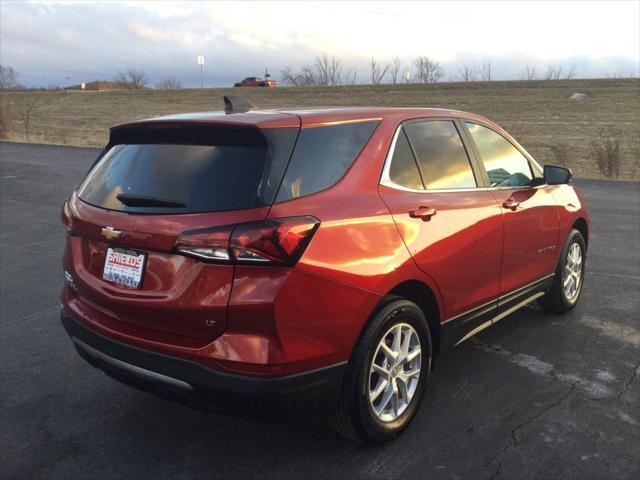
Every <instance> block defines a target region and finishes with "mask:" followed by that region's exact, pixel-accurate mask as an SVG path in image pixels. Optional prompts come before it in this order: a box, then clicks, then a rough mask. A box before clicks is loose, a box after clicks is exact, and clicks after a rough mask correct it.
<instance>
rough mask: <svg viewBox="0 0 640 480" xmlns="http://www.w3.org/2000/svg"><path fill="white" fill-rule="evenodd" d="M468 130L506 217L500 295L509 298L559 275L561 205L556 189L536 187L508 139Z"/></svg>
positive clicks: (475, 128) (476, 126)
mask: <svg viewBox="0 0 640 480" xmlns="http://www.w3.org/2000/svg"><path fill="white" fill-rule="evenodd" d="M466 127H467V129H468V131H469V134H470V136H471V138H472V139H473V142H474V144H475V146H476V148H477V150H478V153H479V157H480V159H481V161H482V163H483V165H484V167H485V170H486V174H487V176H488V181H489V183H490V185H491V187H492V188H491V193H492V195H493V196H494V198H495V199H496V201H497V203H498V204H499V205H500V208H502V211H503V214H504V252H503V255H502V262H501V273H500V294H501V295H503V296H504V295H508V294H511V293H513V292H514V291H516V290H519V289H523V287H527V286H531V284H532V283H534V282H537V281H538V280H541V279H543V278H545V277H547V276H548V275H550V274H551V273H553V272H554V270H555V265H556V259H557V256H558V249H559V248H561V245H560V244H559V243H558V242H559V238H558V235H559V230H558V210H557V205H556V202H555V200H554V198H553V194H552V193H551V191H550V190H551V188H552V187H548V186H546V185H540V186H535V187H534V186H531V184H532V181H533V178H534V176H535V173H534V172H535V170H534V168H533V166H532V165H531V163H530V162H529V160H528V159H527V158H526V157H525V156H524V155H523V154H522V153H521V152H520V151H519V150H518V149H517V148H516V147H515V146H514V145H513V144H512V143H511V142H510V141H509V140H507V139H506V138H505V137H503V136H502V135H501V134H499V133H497V132H496V131H494V130H492V129H490V128H488V127H486V126H483V125H480V124H477V123H471V122H467V123H466ZM532 287H535V285H533V286H532ZM523 290H526V289H523ZM533 290H535V288H533ZM531 293H534V294H535V293H537V291H532V292H531ZM526 295H527V292H526V291H524V292H523V295H520V296H519V297H523V298H522V299H526V298H524V297H526Z"/></svg>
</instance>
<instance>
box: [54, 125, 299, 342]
mask: <svg viewBox="0 0 640 480" xmlns="http://www.w3.org/2000/svg"><path fill="white" fill-rule="evenodd" d="M291 118H292V120H291V122H293V125H297V126H287V127H284V128H258V127H257V126H255V125H242V124H237V125H229V124H211V123H209V124H198V123H189V122H148V123H142V124H131V125H126V126H122V127H117V128H115V129H113V130H112V132H111V138H110V142H109V145H108V146H107V148H106V149H105V151H104V152H103V154H102V155H101V157H99V159H98V160H97V162H96V163H95V164H94V166H93V167H92V169H91V170H90V172H89V173H88V175H87V177H86V178H85V180H84V181H83V183H82V184H81V185H80V187H79V188H78V190H77V192H76V194H74V195H73V196H72V197H71V199H70V200H69V203H68V205H67V207H66V208H65V210H66V212H67V215H68V216H69V220H68V228H69V230H70V232H71V234H70V235H69V244H68V251H67V258H66V260H65V268H66V269H67V270H69V269H71V271H72V272H73V275H74V277H75V278H74V280H75V283H76V285H77V296H78V299H77V300H78V302H81V303H82V308H84V309H88V310H86V311H87V312H90V313H92V314H93V318H94V319H95V318H100V319H103V320H104V321H105V323H109V325H110V326H113V325H117V326H120V328H122V329H124V330H127V331H130V332H131V331H133V332H144V331H150V333H153V334H154V335H151V336H152V337H153V338H156V339H162V338H165V339H170V340H171V342H176V343H181V344H184V345H189V346H198V345H204V344H206V343H208V342H210V341H211V340H213V339H214V338H216V337H217V336H219V335H220V334H221V333H222V332H223V331H224V330H225V328H226V308H227V303H228V299H229V295H230V292H231V285H232V281H233V268H234V267H233V265H231V264H229V263H228V262H226V263H225V262H216V258H215V257H210V258H209V259H208V260H207V261H206V262H203V261H201V260H202V259H201V258H197V255H196V254H193V255H184V254H181V253H178V250H177V244H178V243H179V241H180V239H181V238H183V237H185V236H186V237H189V234H190V232H194V231H195V232H199V231H203V230H204V231H218V230H220V229H216V227H223V226H226V225H234V224H238V223H243V222H252V221H258V220H263V219H265V218H266V216H267V213H268V211H269V207H270V205H271V204H272V202H273V199H274V197H275V195H276V192H277V189H278V187H279V184H280V182H281V180H282V176H283V173H284V170H285V168H286V165H287V162H288V160H289V157H290V155H291V151H292V149H293V146H294V143H295V140H296V136H297V133H298V130H299V119H298V118H297V117H291ZM281 124H282V122H281ZM221 230H222V231H228V229H225V228H224V227H223V228H222V229H221ZM196 236H197V235H196ZM205 253H206V252H205ZM214 253H215V252H214ZM131 328H133V330H131Z"/></svg>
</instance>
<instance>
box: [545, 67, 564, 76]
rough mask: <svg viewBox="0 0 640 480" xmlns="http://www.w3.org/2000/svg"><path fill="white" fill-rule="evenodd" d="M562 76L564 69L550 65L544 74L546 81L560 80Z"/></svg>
mask: <svg viewBox="0 0 640 480" xmlns="http://www.w3.org/2000/svg"><path fill="white" fill-rule="evenodd" d="M561 76H562V67H554V66H552V65H549V66H548V67H547V71H546V72H544V79H545V80H559V79H560V77H561Z"/></svg>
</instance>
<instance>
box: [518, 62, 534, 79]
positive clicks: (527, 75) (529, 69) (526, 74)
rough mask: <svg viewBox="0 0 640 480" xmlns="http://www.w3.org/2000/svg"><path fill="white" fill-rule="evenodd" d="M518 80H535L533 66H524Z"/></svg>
mask: <svg viewBox="0 0 640 480" xmlns="http://www.w3.org/2000/svg"><path fill="white" fill-rule="evenodd" d="M520 78H521V79H522V80H535V78H536V67H535V65H526V66H525V67H524V70H523V71H522V73H521V74H520Z"/></svg>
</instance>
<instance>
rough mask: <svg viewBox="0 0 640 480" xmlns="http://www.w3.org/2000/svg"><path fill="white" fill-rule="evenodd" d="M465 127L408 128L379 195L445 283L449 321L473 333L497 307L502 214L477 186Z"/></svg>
mask: <svg viewBox="0 0 640 480" xmlns="http://www.w3.org/2000/svg"><path fill="white" fill-rule="evenodd" d="M460 128H461V125H460V124H459V122H458V121H457V120H455V119H427V120H418V121H410V122H405V123H404V124H402V125H401V126H400V127H399V128H398V130H397V131H396V134H395V137H394V140H393V143H392V147H391V150H390V152H389V157H388V158H387V162H386V164H385V169H384V172H383V176H382V181H381V185H380V187H379V191H380V195H381V196H382V198H383V200H384V201H385V203H386V204H387V206H388V207H389V209H390V210H391V213H392V214H393V217H394V220H395V222H396V225H397V226H398V229H399V230H400V233H401V235H402V237H403V239H404V242H405V244H406V246H407V248H408V249H409V251H410V253H411V255H412V256H413V258H414V260H415V262H416V264H417V266H418V267H419V268H420V269H421V270H422V271H424V272H425V273H426V274H427V275H429V276H430V277H431V278H432V279H433V280H434V281H435V283H436V284H437V285H438V288H439V289H440V294H441V296H442V299H443V302H444V308H445V312H443V317H444V319H447V320H448V319H452V318H453V317H460V319H461V320H462V322H463V323H466V325H461V326H460V331H468V330H471V329H472V328H473V327H474V325H473V324H472V323H473V322H480V317H482V319H483V320H486V318H487V317H489V318H490V316H491V313H493V310H495V306H496V303H495V299H496V298H497V296H498V292H499V283H498V279H499V273H500V271H499V269H500V256H501V252H502V218H501V217H502V214H501V211H500V207H499V205H498V204H497V202H496V200H495V198H494V197H493V195H492V194H491V192H489V191H486V190H480V189H478V188H477V185H478V180H477V179H476V174H475V173H474V168H473V167H472V165H473V161H474V158H473V156H472V153H471V152H468V151H467V149H466V148H465V146H464V144H463V141H462V138H461V136H460V133H459V131H460ZM478 307H482V308H478ZM472 310H475V313H474V314H472V315H471V316H469V317H468V318H463V317H465V315H464V314H467V313H469V312H470V311H472ZM480 310H481V311H480ZM476 313H481V314H482V315H480V317H478V316H477V315H476Z"/></svg>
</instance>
